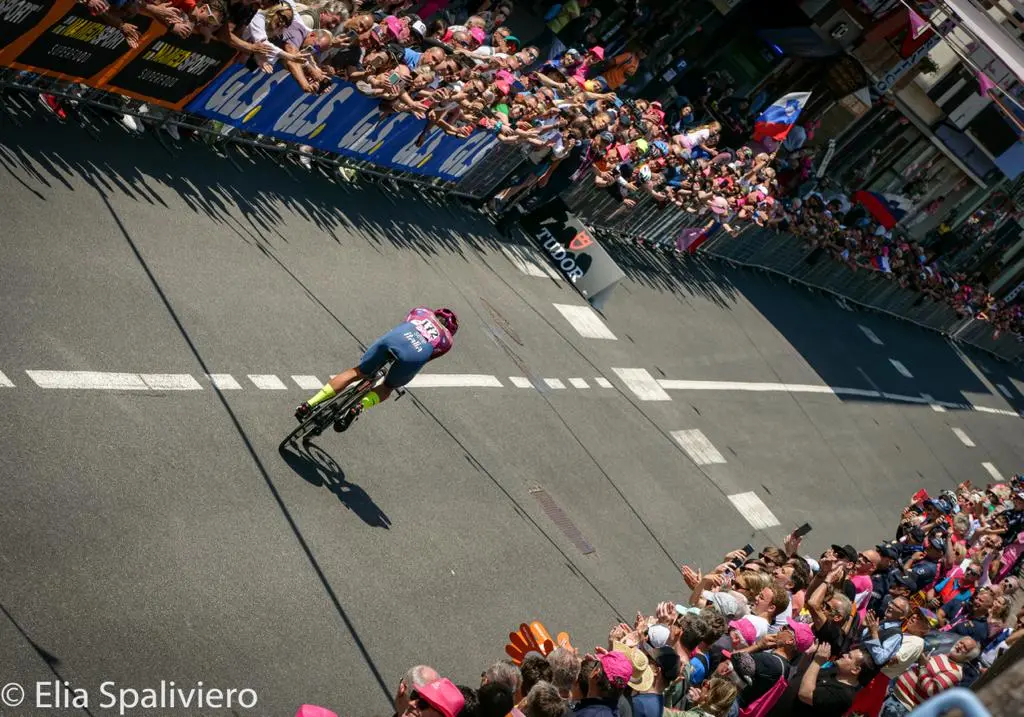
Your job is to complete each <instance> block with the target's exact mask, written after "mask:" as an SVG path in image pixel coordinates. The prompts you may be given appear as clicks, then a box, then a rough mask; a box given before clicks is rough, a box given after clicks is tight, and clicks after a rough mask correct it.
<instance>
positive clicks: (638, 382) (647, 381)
mask: <svg viewBox="0 0 1024 717" xmlns="http://www.w3.org/2000/svg"><path fill="white" fill-rule="evenodd" d="M612 371H614V372H615V373H616V375H618V377H619V378H620V379H621V380H622V382H623V383H624V384H626V388H628V389H629V390H630V391H632V392H633V393H635V394H636V395H637V398H639V399H640V400H641V401H671V400H672V397H671V396H669V395H668V394H667V393H665V389H663V388H662V387H661V385H660V384H659V383H658V381H656V380H655V379H654V376H652V375H651V372H650V371H648V370H647V369H645V368H613V369H612Z"/></svg>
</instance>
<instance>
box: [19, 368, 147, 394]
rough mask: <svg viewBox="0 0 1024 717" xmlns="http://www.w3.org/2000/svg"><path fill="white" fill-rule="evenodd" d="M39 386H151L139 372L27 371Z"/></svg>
mask: <svg viewBox="0 0 1024 717" xmlns="http://www.w3.org/2000/svg"><path fill="white" fill-rule="evenodd" d="M25 373H27V374H28V377H29V378H30V379H32V380H33V381H35V384H36V385H37V386H39V388H70V389H99V390H107V391H146V390H148V389H149V386H147V385H146V382H145V381H143V380H142V379H141V378H140V377H139V375H138V374H137V373H108V372H104V371H26V372H25Z"/></svg>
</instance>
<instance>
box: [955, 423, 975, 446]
mask: <svg viewBox="0 0 1024 717" xmlns="http://www.w3.org/2000/svg"><path fill="white" fill-rule="evenodd" d="M951 429H952V431H953V434H954V435H955V436H956V437H957V438H959V439H960V442H961V443H963V444H964V445H965V446H967V447H968V448H974V441H972V440H971V437H970V436H968V435H967V434H966V433H964V430H963V429H962V428H952V427H951Z"/></svg>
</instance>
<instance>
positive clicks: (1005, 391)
mask: <svg viewBox="0 0 1024 717" xmlns="http://www.w3.org/2000/svg"><path fill="white" fill-rule="evenodd" d="M996 388H998V389H999V393H1001V394H1003V395H1004V396H1006V397H1007V398H1013V394H1012V393H1010V389H1008V388H1007V387H1006V386H1004V385H1003V384H1001V383H997V384H996Z"/></svg>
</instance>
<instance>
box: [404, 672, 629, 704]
mask: <svg viewBox="0 0 1024 717" xmlns="http://www.w3.org/2000/svg"><path fill="white" fill-rule="evenodd" d="M630 670H631V671H630V675H632V674H633V673H632V664H631V665H630ZM627 679H628V678H627ZM416 692H418V693H419V696H420V697H422V698H423V699H425V700H426V701H427V702H428V703H429V704H430V706H431V707H433V708H434V709H435V710H437V711H438V712H440V713H441V714H443V715H444V717H457V715H458V714H459V712H461V711H462V708H463V706H465V704H466V699H465V698H464V697H463V696H462V691H461V690H460V689H459V688H458V687H456V686H455V685H453V684H452V681H451V680H449V679H448V678H447V677H442V678H441V679H440V680H435V681H434V682H431V683H430V684H429V685H424V686H423V687H417V688H416Z"/></svg>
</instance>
